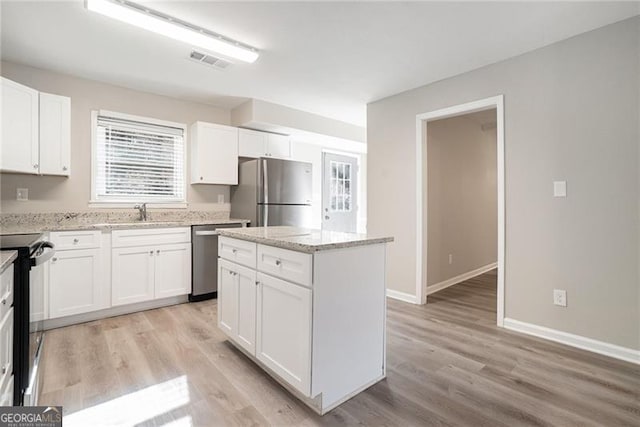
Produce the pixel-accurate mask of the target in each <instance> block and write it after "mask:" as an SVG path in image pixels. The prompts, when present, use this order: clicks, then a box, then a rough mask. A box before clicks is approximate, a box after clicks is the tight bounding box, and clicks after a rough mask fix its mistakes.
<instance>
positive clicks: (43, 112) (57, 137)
mask: <svg viewBox="0 0 640 427" xmlns="http://www.w3.org/2000/svg"><path fill="white" fill-rule="evenodd" d="M70 159H71V98H68V97H66V96H59V95H52V94H50V93H40V173H41V174H43V175H61V176H69V173H70Z"/></svg>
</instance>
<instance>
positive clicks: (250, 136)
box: [238, 129, 267, 158]
mask: <svg viewBox="0 0 640 427" xmlns="http://www.w3.org/2000/svg"><path fill="white" fill-rule="evenodd" d="M266 148H267V134H266V133H264V132H258V131H256V130H251V129H239V130H238V155H239V156H240V157H254V158H255V157H262V156H264V155H265V154H266Z"/></svg>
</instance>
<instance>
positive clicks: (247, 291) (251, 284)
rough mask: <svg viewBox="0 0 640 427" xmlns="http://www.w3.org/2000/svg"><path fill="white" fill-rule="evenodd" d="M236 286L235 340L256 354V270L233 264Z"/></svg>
mask: <svg viewBox="0 0 640 427" xmlns="http://www.w3.org/2000/svg"><path fill="white" fill-rule="evenodd" d="M234 269H235V271H236V272H237V273H238V275H237V276H236V280H237V286H238V334H237V339H236V342H237V343H238V344H240V345H241V346H242V347H244V348H245V350H247V351H248V352H249V353H250V354H252V355H254V356H255V354H256V292H257V289H256V271H255V270H252V269H250V268H246V267H241V266H239V265H237V266H234Z"/></svg>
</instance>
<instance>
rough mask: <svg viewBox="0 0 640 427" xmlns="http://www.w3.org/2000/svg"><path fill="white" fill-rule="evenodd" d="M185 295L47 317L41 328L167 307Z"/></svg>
mask: <svg viewBox="0 0 640 427" xmlns="http://www.w3.org/2000/svg"><path fill="white" fill-rule="evenodd" d="M188 301H189V298H188V296H187V295H179V296H175V297H168V298H163V299H156V300H151V301H144V302H139V303H134V304H127V305H120V306H115V307H110V308H105V309H102V310H98V311H92V312H89V313H82V314H75V315H72V316H66V317H58V318H56V319H47V320H45V321H44V325H43V329H44V330H45V331H47V330H49V329H56V328H63V327H65V326H71V325H77V324H79V323H86V322H93V321H94V320H100V319H106V318H107V317H115V316H122V315H124V314H131V313H135V312H138V311H145V310H153V309H155V308H162V307H167V306H170V305H176V304H182V303H185V302H188Z"/></svg>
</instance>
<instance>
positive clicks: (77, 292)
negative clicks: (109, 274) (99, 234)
mask: <svg viewBox="0 0 640 427" xmlns="http://www.w3.org/2000/svg"><path fill="white" fill-rule="evenodd" d="M102 270H103V269H102V258H101V256H100V249H79V250H68V251H58V252H57V253H56V255H55V256H54V257H53V259H52V260H51V263H50V265H49V318H50V319H55V318H58V317H64V316H71V315H74V314H81V313H87V312H90V311H96V310H100V309H102V308H105V295H103V292H104V286H103V277H104V274H103V271H102Z"/></svg>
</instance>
